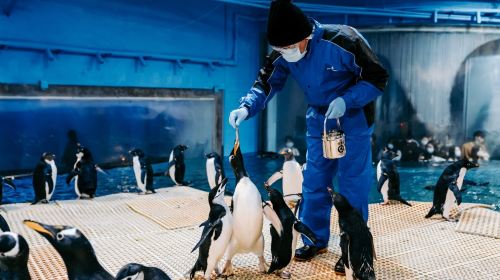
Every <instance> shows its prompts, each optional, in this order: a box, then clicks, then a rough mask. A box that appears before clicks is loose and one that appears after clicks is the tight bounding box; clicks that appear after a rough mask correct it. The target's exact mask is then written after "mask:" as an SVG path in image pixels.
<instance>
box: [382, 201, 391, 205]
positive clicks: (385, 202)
mask: <svg viewBox="0 0 500 280" xmlns="http://www.w3.org/2000/svg"><path fill="white" fill-rule="evenodd" d="M380 205H389V201H384V202H380Z"/></svg>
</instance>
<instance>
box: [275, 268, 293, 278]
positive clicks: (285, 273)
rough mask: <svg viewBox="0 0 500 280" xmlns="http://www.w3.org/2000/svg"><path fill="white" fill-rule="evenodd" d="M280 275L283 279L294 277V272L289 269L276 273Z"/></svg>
mask: <svg viewBox="0 0 500 280" xmlns="http://www.w3.org/2000/svg"><path fill="white" fill-rule="evenodd" d="M276 274H277V275H278V276H279V277H281V279H290V278H292V274H291V273H290V272H288V271H285V270H283V271H281V272H279V273H276Z"/></svg>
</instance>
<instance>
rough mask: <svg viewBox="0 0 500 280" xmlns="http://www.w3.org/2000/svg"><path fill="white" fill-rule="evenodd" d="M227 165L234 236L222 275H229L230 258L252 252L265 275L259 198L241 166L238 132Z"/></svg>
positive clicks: (261, 212) (261, 215) (230, 267)
mask: <svg viewBox="0 0 500 280" xmlns="http://www.w3.org/2000/svg"><path fill="white" fill-rule="evenodd" d="M229 162H230V163H231V167H232V169H233V172H234V175H235V177H236V187H235V190H234V195H233V203H232V206H233V235H232V237H231V242H230V243H229V246H228V249H227V261H226V264H225V266H224V274H225V275H232V274H234V272H233V265H232V258H233V256H234V255H235V254H237V253H246V252H252V253H254V254H256V255H257V256H258V258H259V270H260V271H261V272H266V271H267V268H266V266H267V264H266V262H265V260H264V236H263V234H262V222H263V218H264V217H263V211H262V198H261V196H260V192H259V190H258V189H257V187H256V186H255V184H254V183H253V182H252V181H251V180H250V178H249V177H248V175H247V172H246V170H245V166H244V163H243V155H242V154H241V149H240V141H239V137H238V130H236V141H235V143H234V147H233V150H232V151H231V155H230V156H229Z"/></svg>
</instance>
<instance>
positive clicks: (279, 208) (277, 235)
mask: <svg viewBox="0 0 500 280" xmlns="http://www.w3.org/2000/svg"><path fill="white" fill-rule="evenodd" d="M264 187H265V188H266V190H267V192H268V194H269V199H270V201H271V203H272V205H269V204H267V203H266V204H265V205H264V215H265V216H266V218H267V219H268V220H269V221H270V222H271V227H270V231H271V238H272V241H271V254H272V256H273V258H272V261H271V264H270V266H269V270H268V271H267V272H268V273H273V272H276V274H278V275H279V276H281V278H290V277H291V275H290V273H289V272H287V271H284V269H285V268H286V267H287V266H288V264H290V263H291V262H292V259H293V257H294V256H295V248H296V247H297V239H298V237H299V233H302V234H303V235H304V236H306V237H307V238H309V240H311V242H313V243H316V241H317V240H316V236H315V235H314V233H313V232H312V231H311V229H309V228H308V227H307V226H306V225H305V224H304V223H302V222H301V221H299V220H298V219H297V218H296V217H295V214H294V213H293V212H292V210H290V208H289V207H288V205H287V204H286V202H285V199H284V198H283V195H281V193H280V192H279V191H277V190H275V189H272V188H270V187H269V186H267V185H264Z"/></svg>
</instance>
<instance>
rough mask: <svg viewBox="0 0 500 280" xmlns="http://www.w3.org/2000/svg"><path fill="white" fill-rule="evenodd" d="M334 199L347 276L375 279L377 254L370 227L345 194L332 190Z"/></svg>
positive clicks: (367, 279) (366, 279)
mask: <svg viewBox="0 0 500 280" xmlns="http://www.w3.org/2000/svg"><path fill="white" fill-rule="evenodd" d="M332 200H333V205H335V208H336V209H337V212H338V214H339V228H340V249H341V251H342V261H343V263H344V269H345V273H346V278H347V279H359V280H375V270H374V268H373V259H374V258H376V255H375V249H374V248H375V247H374V245H373V236H372V234H371V232H370V229H369V228H368V226H367V225H366V223H365V221H364V220H363V217H362V216H361V214H360V213H359V212H358V211H357V210H356V209H354V208H353V207H352V206H351V204H350V203H349V201H347V199H346V198H345V197H344V196H343V195H341V194H338V193H334V192H332Z"/></svg>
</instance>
